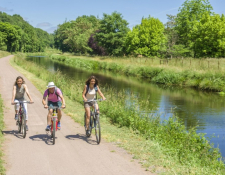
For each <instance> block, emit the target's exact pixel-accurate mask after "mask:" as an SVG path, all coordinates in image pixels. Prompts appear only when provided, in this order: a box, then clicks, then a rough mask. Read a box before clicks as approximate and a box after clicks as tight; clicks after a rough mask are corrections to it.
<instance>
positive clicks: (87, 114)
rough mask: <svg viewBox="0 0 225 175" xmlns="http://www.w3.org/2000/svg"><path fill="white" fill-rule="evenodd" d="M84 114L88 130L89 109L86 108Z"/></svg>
mask: <svg viewBox="0 0 225 175" xmlns="http://www.w3.org/2000/svg"><path fill="white" fill-rule="evenodd" d="M85 113H86V129H87V130H88V129H89V122H90V108H89V107H87V108H85Z"/></svg>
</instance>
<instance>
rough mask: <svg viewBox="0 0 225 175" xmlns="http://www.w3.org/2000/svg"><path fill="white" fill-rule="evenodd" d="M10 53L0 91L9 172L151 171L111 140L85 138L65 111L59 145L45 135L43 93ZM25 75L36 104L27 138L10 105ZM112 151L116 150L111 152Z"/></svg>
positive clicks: (0, 62) (107, 174) (0, 66)
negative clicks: (15, 65) (12, 61)
mask: <svg viewBox="0 0 225 175" xmlns="http://www.w3.org/2000/svg"><path fill="white" fill-rule="evenodd" d="M11 57H13V56H12V55H11V56H7V57H4V58H1V59H0V84H1V86H0V93H1V95H2V98H3V101H4V105H5V110H4V121H5V124H6V128H5V129H4V131H3V133H4V135H5V138H6V140H5V142H4V152H5V160H6V170H7V171H6V174H7V175H18V174H19V175H36V174H37V175H57V174H60V175H74V174H77V175H86V174H87V175H90V174H94V175H95V174H96V175H111V174H112V175H118V174H119V175H125V174H129V175H133V174H134V175H139V174H151V173H150V172H146V171H145V170H144V168H141V166H140V165H139V164H138V163H136V162H131V160H132V158H131V155H129V154H127V153H126V152H125V151H124V150H122V149H120V148H118V147H116V146H114V145H113V144H111V143H106V142H104V141H102V143H101V144H100V145H97V144H96V141H95V137H94V136H93V137H91V138H88V139H87V138H86V137H85V135H84V128H83V127H82V126H80V125H79V124H77V123H75V122H74V121H73V120H72V119H71V118H70V117H69V116H66V115H65V114H63V118H62V122H61V123H62V130H61V131H57V133H56V137H57V139H56V144H55V145H52V140H51V139H50V138H49V137H48V136H47V135H46V132H45V127H46V114H47V110H46V109H44V108H43V105H42V104H41V99H42V94H41V93H40V92H39V91H38V90H37V89H36V88H35V86H34V85H33V84H32V83H31V82H30V81H29V80H27V79H26V77H24V76H23V75H22V74H21V73H19V72H18V71H17V70H15V69H14V68H13V67H11V66H10V64H9V59H10V58H11ZM19 75H21V76H23V77H24V78H25V81H26V84H27V86H28V89H29V92H30V94H31V96H32V98H33V100H34V102H35V103H34V104H32V105H29V106H28V114H29V124H28V125H29V131H28V134H27V136H26V138H25V139H23V138H21V136H20V135H18V133H17V126H16V122H15V120H14V108H13V106H12V105H11V104H10V103H11V97H12V86H13V83H14V81H15V79H16V77H17V76H19ZM112 150H115V152H114V151H112Z"/></svg>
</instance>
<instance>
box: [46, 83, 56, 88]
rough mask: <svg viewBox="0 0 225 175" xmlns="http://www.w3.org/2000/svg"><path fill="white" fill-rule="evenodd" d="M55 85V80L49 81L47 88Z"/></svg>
mask: <svg viewBox="0 0 225 175" xmlns="http://www.w3.org/2000/svg"><path fill="white" fill-rule="evenodd" d="M53 87H55V84H54V82H49V83H48V86H47V88H53Z"/></svg>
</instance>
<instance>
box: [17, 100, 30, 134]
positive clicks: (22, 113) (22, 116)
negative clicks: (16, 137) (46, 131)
mask: <svg viewBox="0 0 225 175" xmlns="http://www.w3.org/2000/svg"><path fill="white" fill-rule="evenodd" d="M18 103H19V104H20V108H19V116H18V120H17V122H16V125H18V132H19V133H21V134H22V136H23V138H25V137H26V133H27V130H26V113H27V111H26V109H25V108H24V106H23V104H24V103H29V104H30V101H19V102H14V104H18Z"/></svg>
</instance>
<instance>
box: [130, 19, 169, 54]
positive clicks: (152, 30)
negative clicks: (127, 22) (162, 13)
mask: <svg viewBox="0 0 225 175" xmlns="http://www.w3.org/2000/svg"><path fill="white" fill-rule="evenodd" d="M163 32H164V25H163V23H162V22H160V20H159V19H156V18H153V17H148V18H144V19H142V21H141V24H140V25H137V26H135V27H134V28H133V30H132V31H129V32H128V34H127V37H126V50H127V52H128V53H132V52H134V53H136V54H140V55H144V56H148V57H149V56H156V55H157V53H158V51H159V50H160V48H161V47H162V46H163V45H164V44H165V36H164V34H163Z"/></svg>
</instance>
